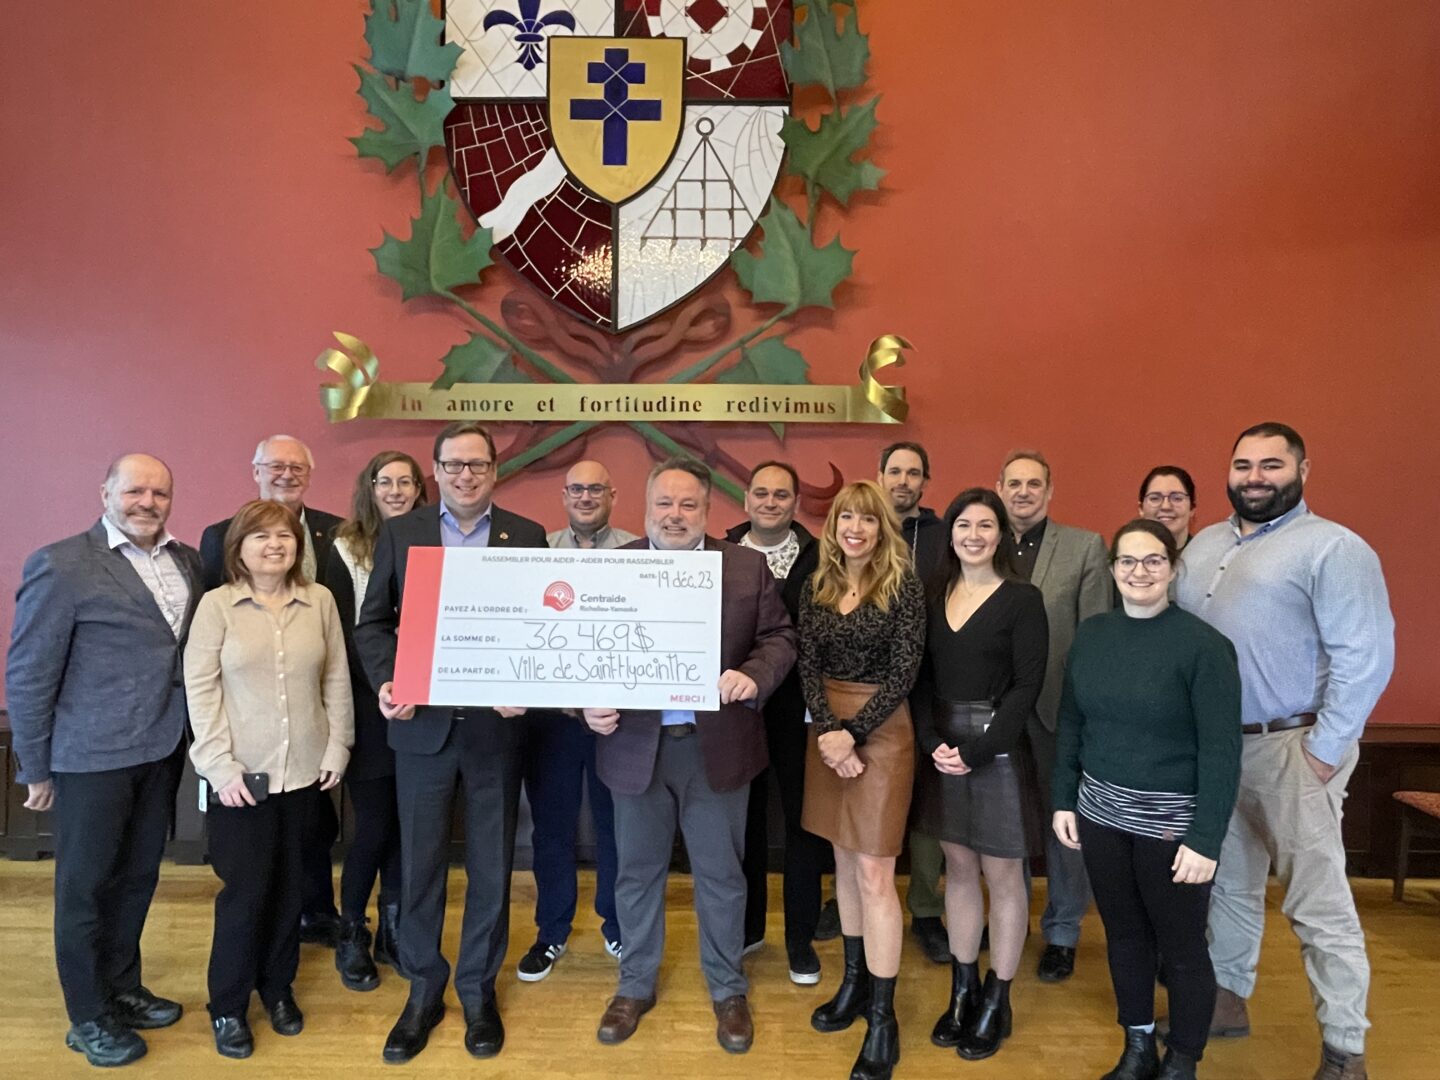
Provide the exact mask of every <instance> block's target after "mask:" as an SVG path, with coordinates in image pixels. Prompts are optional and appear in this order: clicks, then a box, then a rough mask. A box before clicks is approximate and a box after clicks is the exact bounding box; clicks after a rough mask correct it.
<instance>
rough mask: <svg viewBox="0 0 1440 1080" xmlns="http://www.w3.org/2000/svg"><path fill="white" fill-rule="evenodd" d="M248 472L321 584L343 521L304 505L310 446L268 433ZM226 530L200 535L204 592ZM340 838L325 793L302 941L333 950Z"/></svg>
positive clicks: (214, 580) (217, 571) (310, 859)
mask: <svg viewBox="0 0 1440 1080" xmlns="http://www.w3.org/2000/svg"><path fill="white" fill-rule="evenodd" d="M251 469H252V470H253V472H254V476H255V485H256V487H257V489H258V490H259V495H258V496H257V497H258V498H261V499H269V500H270V501H271V502H278V503H283V504H284V505H285V506H288V507H289V508H290V509H291V510H293V511H295V514H296V516H297V517H299V519H300V526H301V528H302V529H304V531H305V536H304V537H303V541H304V543H303V544H302V547H301V551H300V558H301V559H302V561H303V566H304V569H305V576H306V577H307V578H309V579H310V580H311V581H314V582H318V583H319V584H321V585H324V584H325V568H326V566H327V565H328V564H329V561H330V548H331V546H332V545H333V544H334V543H335V530H336V528H338V527H339V525H340V522H341V521H342V520H343V519H341V518H338V517H336V516H335V515H334V514H327V513H326V512H325V511H324V510H316V509H315V508H314V507H313V506H306V505H305V492H306V491H308V490H309V489H310V476H311V474H312V473H313V472H314V470H315V459H314V457H313V456H312V455H311V453H310V448H309V447H308V446H306V445H305V444H304V443H302V442H301V441H300V440H299V439H296V438H292V437H291V436H289V435H271V436H270V437H269V438H268V439H262V440H261V442H260V444H259V445H258V446H256V447H255V457H254V459H253V460H252V461H251ZM229 528H230V519H229V518H226V519H225V520H224V521H217V522H215V524H213V525H210V526H207V527H206V529H205V531H204V532H203V533H202V534H201V535H200V562H201V564H202V565H203V566H204V569H205V588H206V590H207V591H208V590H210V589H215V588H219V587H220V586H221V585H223V584H224V583H225V565H224V564H225V532H226V530H227V529H229ZM339 835H340V818H339V816H338V815H337V814H336V813H335V800H334V799H333V798H331V797H330V796H328V795H327V796H326V797H325V798H323V799H320V800H318V801H317V802H316V812H315V814H314V815H312V817H311V819H310V822H309V824H308V826H307V828H306V830H305V841H304V847H305V850H304V851H303V852H302V853H301V854H302V858H303V860H304V866H305V881H304V885H303V894H302V896H301V907H300V940H301V941H307V942H309V943H311V944H312V945H325V946H327V947H329V948H332V949H333V948H334V947H335V945H336V943H337V942H338V941H339V938H340V913H339V912H337V911H336V910H335V883H334V868H333V866H332V863H331V859H330V850H331V848H333V847H334V846H335V841H336V839H337V838H338V837H339Z"/></svg>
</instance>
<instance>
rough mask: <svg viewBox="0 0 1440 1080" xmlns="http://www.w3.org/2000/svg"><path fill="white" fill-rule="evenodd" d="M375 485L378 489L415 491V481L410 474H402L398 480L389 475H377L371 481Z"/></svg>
mask: <svg viewBox="0 0 1440 1080" xmlns="http://www.w3.org/2000/svg"><path fill="white" fill-rule="evenodd" d="M370 482H371V483H372V484H374V485H375V490H376V491H414V490H415V487H416V484H415V481H414V480H413V479H412V478H411V477H408V476H402V477H400V479H399V480H396V479H394V478H392V477H389V476H377V477H376V478H375V479H374V480H371V481H370Z"/></svg>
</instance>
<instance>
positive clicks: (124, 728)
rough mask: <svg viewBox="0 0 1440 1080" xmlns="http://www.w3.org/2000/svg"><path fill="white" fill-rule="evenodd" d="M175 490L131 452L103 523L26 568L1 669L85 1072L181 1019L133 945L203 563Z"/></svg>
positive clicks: (166, 788)
mask: <svg viewBox="0 0 1440 1080" xmlns="http://www.w3.org/2000/svg"><path fill="white" fill-rule="evenodd" d="M171 492H172V478H171V475H170V470H169V469H168V468H167V467H166V466H165V464H164V462H162V461H160V460H159V459H157V458H153V457H151V456H149V455H148V454H128V455H126V456H125V457H122V458H120V459H119V460H117V461H116V462H115V463H114V464H113V465H111V466H110V471H109V473H108V475H107V476H106V477H105V484H104V486H103V487H102V488H101V489H100V501H101V504H102V505H103V506H104V508H105V513H104V516H103V517H102V518H101V519H100V521H98V522H97V523H96V524H95V525H94V526H93V527H92V528H91V529H89V530H88V531H87V532H83V533H81V534H80V535H78V536H72V537H70V538H68V539H66V540H61V541H59V542H58V543H55V544H51V545H49V546H48V547H43V548H41V549H40V550H39V551H37V552H35V554H33V555H32V556H30V558H29V559H28V560H27V561H26V563H25V571H24V576H23V578H22V580H21V583H20V590H19V592H18V593H17V594H16V598H15V624H14V629H13V631H12V633H11V638H10V653H9V659H8V666H7V669H6V673H5V695H6V700H7V702H8V706H9V710H10V726H11V728H12V729H13V731H14V738H15V757H16V761H17V779H18V780H19V782H20V783H22V784H25V785H27V787H28V795H29V797H28V798H27V799H26V801H25V806H26V807H27V808H28V809H31V810H37V811H45V810H52V809H53V811H54V814H55V961H56V966H57V967H58V968H59V972H60V990H61V992H62V993H63V994H64V996H65V1009H66V1011H67V1012H68V1013H69V1015H70V1023H71V1027H70V1030H69V1032H68V1033H67V1034H66V1036H65V1045H66V1046H69V1047H70V1048H71V1049H72V1050H77V1051H79V1052H81V1053H83V1054H84V1055H85V1056H86V1058H87V1059H89V1061H90V1063H91V1064H92V1065H105V1066H110V1065H124V1064H127V1063H128V1062H131V1061H134V1060H135V1059H136V1058H139V1057H142V1056H143V1055H144V1053H145V1042H144V1040H143V1039H141V1038H140V1036H138V1035H136V1034H135V1029H136V1028H161V1027H168V1026H169V1025H170V1024H173V1023H175V1021H177V1020H179V1019H180V1013H181V1007H180V1005H179V1004H178V1003H177V1002H174V1001H167V1000H165V999H164V998H160V997H156V996H155V995H154V994H152V993H151V992H150V991H149V990H147V989H146V988H145V987H144V986H143V985H142V984H141V981H140V933H141V931H142V930H143V929H144V927H145V917H146V915H147V914H148V913H149V910H150V900H151V898H152V897H153V896H154V895H155V884H156V882H157V880H158V879H159V876H160V857H161V855H162V853H163V852H164V849H165V840H166V837H167V835H168V834H169V831H170V818H171V813H172V811H173V809H174V806H175V795H176V789H177V787H178V786H179V783H180V771H181V767H182V765H183V763H184V759H183V754H184V742H183V734H184V730H185V722H186V711H185V689H184V686H185V683H184V679H183V677H182V672H181V667H180V665H181V657H182V655H183V652H184V644H185V635H186V633H187V632H188V630H189V627H190V618H191V616H192V615H193V614H194V612H195V605H196V603H198V602H199V599H200V594H201V591H202V589H201V584H200V558H199V556H198V555H196V553H195V551H194V549H193V548H188V547H186V546H185V545H184V544H182V543H180V542H179V541H178V540H176V539H175V538H174V537H172V536H171V535H170V534H169V533H168V532H167V531H166V530H165V521H166V519H167V518H168V517H169V516H170V500H171Z"/></svg>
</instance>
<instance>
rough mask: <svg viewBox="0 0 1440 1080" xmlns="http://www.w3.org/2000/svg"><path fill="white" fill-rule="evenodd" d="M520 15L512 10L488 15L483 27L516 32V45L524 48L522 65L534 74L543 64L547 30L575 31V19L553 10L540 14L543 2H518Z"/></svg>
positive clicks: (521, 58) (526, 0)
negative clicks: (502, 27)
mask: <svg viewBox="0 0 1440 1080" xmlns="http://www.w3.org/2000/svg"><path fill="white" fill-rule="evenodd" d="M517 4H518V7H519V10H520V14H519V16H515V15H512V14H511V13H510V12H508V11H492V12H490V14H488V15H486V16H485V22H484V23H483V24H482V25H483V26H484V28H485V29H486V30H489V29H490V28H491V27H492V26H509V27H512V28H513V29H514V30H515V44H516V45H517V46H518V47H519V49H520V60H519V64H520V66H521V67H523V68H524V69H525V70H526V71H534V70H535V68H536V67H538V66H539V65H540V64H541V63H543V61H542V60H541V57H540V46H542V45H544V44H545V28H546V27H548V26H563V27H564V28H565V29H566V30H574V29H575V16H574V15H571V14H570V12H568V11H552V12H549V13H548V14H546V15H541V14H540V0H517Z"/></svg>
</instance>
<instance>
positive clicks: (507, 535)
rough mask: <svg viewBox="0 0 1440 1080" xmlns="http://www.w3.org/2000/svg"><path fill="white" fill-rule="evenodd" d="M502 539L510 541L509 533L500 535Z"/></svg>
mask: <svg viewBox="0 0 1440 1080" xmlns="http://www.w3.org/2000/svg"><path fill="white" fill-rule="evenodd" d="M500 539H501V540H509V539H510V534H509V533H507V532H502V533H501V534H500Z"/></svg>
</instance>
